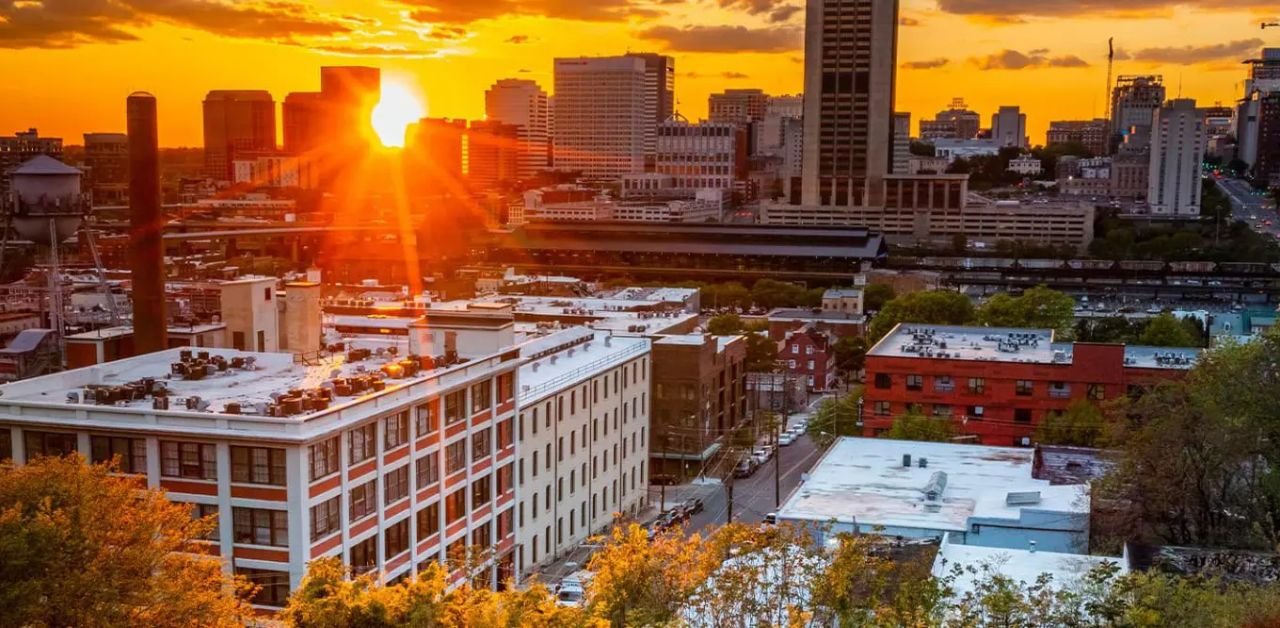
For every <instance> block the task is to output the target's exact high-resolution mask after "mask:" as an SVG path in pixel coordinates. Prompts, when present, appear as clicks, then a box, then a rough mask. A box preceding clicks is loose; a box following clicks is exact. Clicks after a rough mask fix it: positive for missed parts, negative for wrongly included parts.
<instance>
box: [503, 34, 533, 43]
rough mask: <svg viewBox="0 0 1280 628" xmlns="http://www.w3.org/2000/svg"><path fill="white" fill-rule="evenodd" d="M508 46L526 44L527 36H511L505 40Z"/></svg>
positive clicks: (527, 41)
mask: <svg viewBox="0 0 1280 628" xmlns="http://www.w3.org/2000/svg"><path fill="white" fill-rule="evenodd" d="M507 43H508V44H527V43H529V36H528V35H512V36H510V37H508V38H507Z"/></svg>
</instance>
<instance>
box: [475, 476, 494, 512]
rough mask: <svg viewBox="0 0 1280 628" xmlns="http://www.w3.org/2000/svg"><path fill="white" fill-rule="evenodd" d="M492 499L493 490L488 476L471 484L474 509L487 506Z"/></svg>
mask: <svg viewBox="0 0 1280 628" xmlns="http://www.w3.org/2000/svg"><path fill="white" fill-rule="evenodd" d="M491 499H493V488H492V487H491V486H490V485H489V478H488V476H485V477H483V478H480V479H479V480H476V481H475V482H472V483H471V508H472V509H475V508H479V507H481V506H484V505H487V504H488V503H489V500H491Z"/></svg>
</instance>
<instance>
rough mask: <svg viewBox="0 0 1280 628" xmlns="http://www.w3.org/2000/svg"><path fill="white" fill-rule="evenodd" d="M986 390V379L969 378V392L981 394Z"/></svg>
mask: <svg viewBox="0 0 1280 628" xmlns="http://www.w3.org/2000/svg"><path fill="white" fill-rule="evenodd" d="M986 390H987V380H985V379H983V378H981V377H970V378H969V394H971V395H981V394H982V393H984V392H986Z"/></svg>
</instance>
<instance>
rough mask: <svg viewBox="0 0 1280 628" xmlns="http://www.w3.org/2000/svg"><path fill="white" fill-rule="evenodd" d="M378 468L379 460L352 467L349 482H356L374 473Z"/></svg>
mask: <svg viewBox="0 0 1280 628" xmlns="http://www.w3.org/2000/svg"><path fill="white" fill-rule="evenodd" d="M376 468H378V461H377V459H374V460H369V461H367V462H362V463H360V464H358V465H356V466H354V467H351V470H350V471H347V480H349V481H355V480H356V479H358V478H359V477H360V476H363V475H366V474H369V473H373V470H374V469H376Z"/></svg>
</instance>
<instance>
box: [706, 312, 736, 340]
mask: <svg viewBox="0 0 1280 628" xmlns="http://www.w3.org/2000/svg"><path fill="white" fill-rule="evenodd" d="M707 333H708V334H711V335H712V336H734V335H737V334H739V333H742V317H740V316H738V315H737V314H721V315H719V316H715V317H713V318H712V319H711V320H709V321H707Z"/></svg>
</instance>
